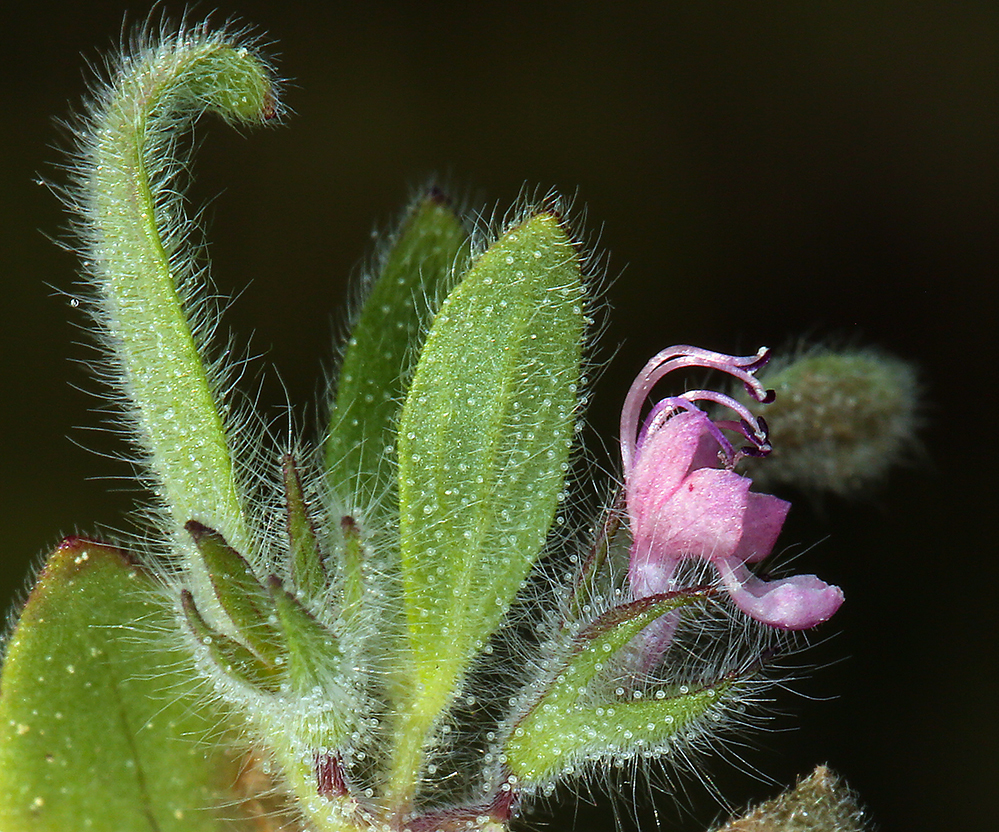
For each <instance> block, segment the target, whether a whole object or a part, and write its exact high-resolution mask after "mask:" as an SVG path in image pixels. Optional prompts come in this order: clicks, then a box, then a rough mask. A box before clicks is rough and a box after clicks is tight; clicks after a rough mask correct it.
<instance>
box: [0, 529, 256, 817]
mask: <svg viewBox="0 0 999 832" xmlns="http://www.w3.org/2000/svg"><path fill="white" fill-rule="evenodd" d="M174 629H175V618H174V612H173V610H171V609H170V608H169V605H168V604H166V603H164V600H163V596H162V595H161V594H160V593H159V591H158V588H157V587H156V586H155V584H154V583H153V582H152V581H151V580H150V579H149V578H148V577H147V575H146V574H145V573H144V572H142V571H141V570H139V569H138V568H137V567H135V566H133V565H132V563H131V562H130V561H128V560H127V559H126V557H125V556H124V555H123V553H122V552H120V551H119V550H117V549H113V548H110V547H107V546H102V545H100V544H96V543H92V542H90V541H86V540H82V539H79V538H70V539H69V540H67V541H66V542H65V543H63V544H62V546H60V547H59V548H58V549H57V550H56V551H55V553H54V554H53V555H52V556H51V557H50V559H49V561H48V563H47V564H46V566H45V569H44V571H43V572H42V575H41V577H40V578H39V581H38V584H37V585H36V586H35V588H34V590H33V591H32V593H31V595H30V597H29V598H28V602H27V604H26V606H25V607H24V610H23V612H22V614H21V618H20V621H19V622H18V624H17V626H16V628H15V629H14V632H13V634H12V635H11V638H10V641H9V642H8V644H7V653H6V659H5V661H4V666H3V677H2V692H0V829H3V830H4V832H68V830H81V832H82V830H88V832H147V831H148V832H220V830H222V829H224V828H225V829H229V828H232V827H229V826H223V825H222V823H221V821H220V820H219V818H220V817H221V812H224V813H225V814H226V815H228V816H233V815H234V814H236V810H235V809H234V807H233V806H232V805H231V801H232V800H233V795H231V794H227V793H226V791H225V789H226V788H227V787H229V786H231V785H232V783H233V782H234V781H235V778H236V776H237V775H238V770H237V767H236V765H235V764H234V763H233V762H232V761H231V760H228V759H227V757H228V756H230V755H226V754H223V753H222V748H221V747H220V743H221V735H222V731H221V730H220V729H221V728H222V727H223V726H222V717H221V716H220V715H219V714H218V713H216V712H214V711H213V709H212V707H211V706H210V702H211V698H210V696H206V692H205V691H203V690H201V691H197V690H195V687H194V684H195V683H193V682H192V679H194V678H195V674H194V671H193V668H191V667H190V658H189V656H188V655H187V654H186V652H185V651H184V650H182V649H181V645H180V643H179V641H178V640H177V639H176V638H175V637H173V636H171V635H169V633H170V632H172V631H173V630H174ZM223 806H224V808H223V809H221V810H220V813H217V812H216V811H214V810H213V808H212V807H223Z"/></svg>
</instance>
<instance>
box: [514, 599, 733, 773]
mask: <svg viewBox="0 0 999 832" xmlns="http://www.w3.org/2000/svg"><path fill="white" fill-rule="evenodd" d="M708 594H709V591H708V590H691V591H686V592H683V593H670V594H667V595H652V596H649V597H648V598H642V599H640V600H638V601H633V602H631V603H628V604H622V605H621V606H618V607H615V608H614V609H612V610H609V611H608V612H606V613H604V614H603V615H602V616H600V617H599V618H598V619H597V620H596V621H594V622H593V623H592V624H590V625H589V627H587V628H586V629H585V630H584V631H583V632H582V633H580V634H579V635H578V636H577V637H576V638H575V639H574V640H573V643H572V645H571V647H570V650H569V658H568V659H567V660H566V663H565V666H564V667H563V668H562V669H561V670H560V671H559V672H558V674H557V675H556V676H555V678H554V680H553V681H552V683H551V686H550V687H549V688H548V689H547V690H546V691H545V692H544V693H543V694H542V696H541V697H540V698H539V699H538V700H537V701H536V702H535V703H534V704H533V706H532V707H531V709H530V711H528V713H527V714H526V715H525V716H524V717H523V718H522V719H521V720H520V721H519V722H518V724H517V725H516V727H515V728H514V730H513V731H512V733H511V735H510V737H509V739H508V740H507V743H506V746H505V749H504V751H505V755H506V761H507V765H508V766H509V768H510V771H511V772H512V773H513V774H515V775H516V776H517V778H518V779H519V780H521V781H522V782H524V783H527V784H538V783H548V782H551V781H552V780H554V779H557V778H558V777H559V776H560V775H561V774H563V773H565V772H568V771H572V770H574V769H575V767H576V766H578V765H579V764H580V763H581V762H584V761H586V760H593V759H600V758H604V759H606V758H610V757H614V756H627V755H630V754H635V753H640V752H648V751H655V750H656V749H660V748H663V747H664V746H665V745H666V744H668V742H669V741H670V739H671V738H672V737H674V736H675V735H677V734H678V733H679V732H682V731H683V730H684V729H686V728H687V727H689V725H690V724H691V722H693V721H694V720H696V719H697V718H699V717H702V716H704V715H705V714H706V713H707V712H708V711H709V710H711V708H712V707H714V706H715V705H716V704H718V702H719V701H720V700H721V698H722V696H721V695H722V693H723V692H724V691H725V690H726V689H727V688H728V687H729V686H730V685H731V684H732V682H731V680H729V679H725V680H719V682H718V683H717V684H715V685H714V686H709V687H703V688H699V689H697V690H688V689H684V688H676V689H667V688H665V687H664V688H662V689H660V690H658V691H655V692H653V693H652V694H651V695H645V694H643V698H642V699H639V700H620V699H615V698H613V697H610V696H608V695H607V694H606V693H602V692H601V691H600V690H593V689H592V688H591V683H592V682H593V681H594V679H595V678H596V677H597V676H598V675H599V674H601V672H602V671H605V670H606V669H608V668H612V667H614V665H615V663H616V662H618V661H620V659H621V658H622V655H623V653H622V651H624V652H626V651H625V648H626V647H628V645H629V643H630V642H631V641H632V639H634V638H635V636H637V635H638V634H639V633H640V632H641V631H642V630H643V629H644V628H645V627H647V626H648V625H649V624H651V623H652V622H653V621H655V620H656V619H658V618H660V617H661V616H663V615H666V614H669V613H673V612H675V611H677V610H679V609H680V608H682V607H685V606H689V605H691V604H696V603H700V602H703V601H704V600H705V599H706V598H707V597H708Z"/></svg>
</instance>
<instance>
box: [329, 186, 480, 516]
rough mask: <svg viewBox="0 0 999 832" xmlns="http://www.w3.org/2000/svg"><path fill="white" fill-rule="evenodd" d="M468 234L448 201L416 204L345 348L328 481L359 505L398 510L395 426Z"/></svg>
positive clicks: (431, 196)
mask: <svg viewBox="0 0 999 832" xmlns="http://www.w3.org/2000/svg"><path fill="white" fill-rule="evenodd" d="M467 255H468V233H467V231H466V230H465V227H464V225H463V223H462V222H461V220H460V219H459V217H458V215H457V214H456V213H455V212H454V210H453V208H452V207H451V204H450V201H449V200H448V199H447V198H446V197H445V196H444V195H443V194H442V193H441V192H440V191H438V190H436V189H435V190H432V191H430V192H429V193H428V194H426V195H425V196H424V197H423V198H422V199H420V200H419V201H417V202H416V203H415V204H414V205H413V207H412V208H411V209H410V212H409V214H408V215H407V216H406V218H405V219H404V220H403V222H402V225H401V227H400V228H399V231H398V232H397V233H396V235H395V237H394V239H393V240H392V242H391V244H390V246H389V248H388V249H387V250H386V252H385V254H384V255H383V257H382V259H381V267H380V270H379V273H378V275H377V278H376V279H375V281H374V282H373V284H372V285H371V289H370V293H369V294H368V296H367V298H366V300H365V302H364V305H363V307H362V308H361V313H360V316H359V317H358V319H357V322H356V323H355V325H354V328H353V331H352V332H351V336H350V339H349V340H348V342H347V345H346V348H345V350H344V354H343V361H342V363H341V366H340V373H339V377H338V379H337V383H336V396H335V401H334V404H333V408H332V412H331V415H330V423H329V435H328V437H327V440H326V447H325V456H326V465H327V468H328V470H329V472H330V481H331V482H332V483H333V485H334V486H335V487H340V488H341V489H342V490H343V491H344V492H345V493H346V494H349V495H350V496H351V498H352V499H354V500H355V501H356V502H357V504H358V505H362V506H365V507H366V508H370V507H371V504H372V502H373V501H375V500H377V506H379V507H380V508H381V510H383V511H387V510H389V508H390V507H393V504H394V501H393V500H392V499H391V497H390V492H391V491H393V490H394V488H393V474H394V465H393V464H392V460H393V459H394V454H395V448H394V445H395V426H396V423H397V421H398V418H399V407H400V403H401V402H402V399H403V395H404V394H405V391H406V386H407V384H408V383H409V379H410V377H411V375H412V370H413V365H414V363H415V361H416V356H417V355H418V354H419V347H420V343H421V341H422V338H423V336H424V335H425V333H426V330H427V327H428V325H429V323H430V319H431V317H432V315H433V314H434V311H435V310H436V307H437V304H438V303H439V301H440V300H441V299H442V298H443V296H444V295H445V294H446V292H447V290H448V289H449V288H450V286H451V285H453V281H454V275H455V274H457V275H460V274H461V273H462V271H464V268H465V265H466V263H467Z"/></svg>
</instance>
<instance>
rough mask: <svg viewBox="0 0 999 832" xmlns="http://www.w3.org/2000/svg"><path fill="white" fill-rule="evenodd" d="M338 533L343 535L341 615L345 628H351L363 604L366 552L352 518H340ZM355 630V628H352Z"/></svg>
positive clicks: (359, 531) (356, 620)
mask: <svg viewBox="0 0 999 832" xmlns="http://www.w3.org/2000/svg"><path fill="white" fill-rule="evenodd" d="M340 531H341V533H342V534H343V554H342V557H341V566H342V569H343V608H342V610H341V615H342V616H343V621H344V624H345V626H347V627H352V625H356V624H357V623H358V621H359V616H360V614H361V610H362V605H363V604H364V593H365V591H366V588H365V584H366V581H365V574H364V573H365V569H364V558H365V556H366V554H367V550H366V548H365V544H364V538H363V537H362V536H361V530H360V529H359V528H358V527H357V523H356V521H355V520H354V518H353V517H350V516H344V517H341V518H340ZM353 628H354V629H356V626H355V627H353Z"/></svg>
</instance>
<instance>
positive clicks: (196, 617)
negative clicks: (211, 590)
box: [180, 589, 281, 693]
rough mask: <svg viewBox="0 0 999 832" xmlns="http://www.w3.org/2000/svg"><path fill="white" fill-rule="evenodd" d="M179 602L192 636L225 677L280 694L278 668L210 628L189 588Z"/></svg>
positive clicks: (182, 593) (184, 591) (182, 594)
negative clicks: (268, 664)
mask: <svg viewBox="0 0 999 832" xmlns="http://www.w3.org/2000/svg"><path fill="white" fill-rule="evenodd" d="M180 601H181V608H182V609H183V611H184V620H185V621H186V622H187V626H188V629H189V630H190V631H191V635H193V636H194V638H196V639H197V640H198V641H199V642H201V643H202V644H203V645H205V647H207V648H208V653H209V655H210V656H211V658H212V661H213V662H214V663H215V665H216V666H217V667H218V668H219V669H220V670H221V671H222V672H223V673H225V674H226V676H228V677H229V678H230V679H233V680H234V681H237V682H240V683H242V684H244V685H250V686H251V687H255V688H259V689H261V690H265V691H267V692H268V693H276V692H277V691H278V688H279V687H280V681H281V680H280V676H279V674H278V673H277V671H276V669H275V668H273V667H268V666H267V665H265V664H264V663H263V662H261V661H260V659H258V658H257V656H256V655H255V654H254V653H253V652H252V651H250V650H247V649H246V648H245V647H244V646H243V645H242V644H240V643H239V642H238V641H235V640H234V639H231V638H229V637H228V636H226V635H223V634H222V633H219V632H217V631H216V630H213V629H212V628H211V627H209V626H208V623H207V622H206V621H205V619H204V618H202V617H201V613H200V612H198V608H197V607H196V606H195V604H194V597H193V596H192V595H191V593H190V592H188V591H187V590H186V589H185V590H183V591H182V592H181V596H180Z"/></svg>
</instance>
